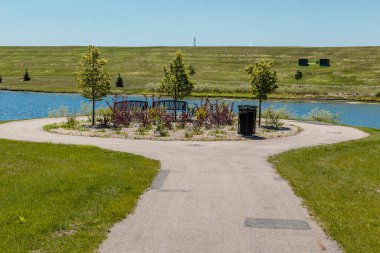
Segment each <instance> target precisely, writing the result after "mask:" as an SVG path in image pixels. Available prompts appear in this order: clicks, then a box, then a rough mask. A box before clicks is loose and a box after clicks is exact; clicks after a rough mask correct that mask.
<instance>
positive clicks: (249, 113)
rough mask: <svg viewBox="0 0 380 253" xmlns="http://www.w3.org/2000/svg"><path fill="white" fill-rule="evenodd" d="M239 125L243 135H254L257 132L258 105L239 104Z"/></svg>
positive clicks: (239, 130)
mask: <svg viewBox="0 0 380 253" xmlns="http://www.w3.org/2000/svg"><path fill="white" fill-rule="evenodd" d="M238 108H239V127H238V133H239V134H241V135H252V134H255V133H256V117H257V106H254V105H239V106H238Z"/></svg>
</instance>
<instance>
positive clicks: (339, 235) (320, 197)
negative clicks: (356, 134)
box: [270, 130, 380, 253]
mask: <svg viewBox="0 0 380 253" xmlns="http://www.w3.org/2000/svg"><path fill="white" fill-rule="evenodd" d="M367 131H368V132H369V133H370V134H371V136H370V137H368V138H365V139H361V140H356V141H350V142H345V143H340V144H334V145H328V146H320V147H314V148H305V149H300V150H295V151H289V152H286V153H283V154H280V155H277V156H274V157H272V158H271V159H270V161H271V162H272V163H273V164H274V165H275V167H276V169H277V171H278V172H279V173H280V175H281V176H282V177H284V178H285V179H287V180H288V181H289V183H290V185H291V186H292V188H293V189H294V191H295V193H296V194H297V195H299V196H300V197H301V198H302V199H303V200H304V204H305V205H306V206H307V207H308V209H309V210H310V211H311V213H312V215H313V216H314V217H316V219H317V220H318V221H319V222H320V224H321V225H322V227H323V228H324V229H325V230H326V231H327V232H328V234H330V235H331V236H332V237H333V238H334V239H335V240H337V241H338V242H339V243H340V245H341V246H342V247H343V248H344V249H345V250H346V251H347V252H352V253H354V252H355V253H356V252H361V253H363V252H368V253H374V252H380V160H379V159H380V130H367Z"/></svg>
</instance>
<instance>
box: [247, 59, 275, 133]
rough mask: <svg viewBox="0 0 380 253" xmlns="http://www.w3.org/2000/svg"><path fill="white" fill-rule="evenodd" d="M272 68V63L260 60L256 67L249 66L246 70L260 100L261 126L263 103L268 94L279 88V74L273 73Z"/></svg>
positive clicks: (254, 91) (253, 89) (254, 92)
mask: <svg viewBox="0 0 380 253" xmlns="http://www.w3.org/2000/svg"><path fill="white" fill-rule="evenodd" d="M272 67H273V62H272V61H265V60H260V61H258V62H256V64H255V65H249V66H248V67H247V68H245V71H246V72H247V73H248V74H249V82H250V84H251V86H252V91H253V94H254V95H255V96H256V98H257V99H258V100H259V126H261V103H262V101H263V100H266V99H267V98H268V94H270V93H272V92H273V91H275V90H276V89H277V88H278V86H277V73H276V72H275V71H271V69H272Z"/></svg>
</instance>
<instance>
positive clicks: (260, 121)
mask: <svg viewBox="0 0 380 253" xmlns="http://www.w3.org/2000/svg"><path fill="white" fill-rule="evenodd" d="M259 126H261V98H260V99H259Z"/></svg>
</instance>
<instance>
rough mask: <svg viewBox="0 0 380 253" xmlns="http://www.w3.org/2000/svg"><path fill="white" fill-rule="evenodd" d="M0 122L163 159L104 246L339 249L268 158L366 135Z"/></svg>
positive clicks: (4, 130) (4, 129) (28, 135)
mask: <svg viewBox="0 0 380 253" xmlns="http://www.w3.org/2000/svg"><path fill="white" fill-rule="evenodd" d="M57 121H60V120H59V119H37V120H28V121H19V122H11V123H7V124H3V125H0V138H6V139H13V140H23V141H35V142H52V143H67V144H87V145H94V146H98V147H101V148H105V149H111V150H117V151H124V152H130V153H135V154H140V155H144V156H146V157H150V158H154V159H158V160H160V161H161V165H162V168H161V173H160V175H159V176H158V177H157V179H156V181H155V182H154V184H153V187H152V189H151V190H149V191H148V192H146V193H145V194H144V195H143V197H142V199H141V200H140V202H139V204H138V206H137V208H136V211H135V213H134V214H133V215H130V216H128V217H127V218H126V219H124V220H123V221H121V222H120V223H118V224H116V225H115V226H114V227H113V228H112V230H111V232H110V234H109V236H108V239H107V240H106V241H104V243H103V244H102V245H101V247H100V251H101V252H112V253H116V252H266V253H267V252H292V253H294V252H302V253H303V252H340V250H339V248H338V246H337V245H336V243H335V242H334V241H332V240H330V239H329V238H327V237H326V235H325V233H324V232H323V231H322V229H321V228H320V227H319V225H317V224H316V222H314V221H313V220H312V219H311V218H310V216H309V215H308V213H307V210H306V209H305V208H303V207H302V205H301V200H300V199H299V198H298V197H296V196H295V195H294V193H293V192H292V190H291V188H290V187H289V186H288V184H287V182H286V181H284V180H283V179H282V178H281V177H279V176H278V174H277V173H276V172H275V171H274V170H273V168H272V166H271V165H270V164H269V163H268V162H267V158H268V156H270V155H273V154H277V153H280V152H283V151H286V150H289V149H294V148H301V147H307V146H314V145H319V144H329V143H336V142H341V141H347V140H352V139H357V138H362V137H365V136H366V134H365V133H363V132H361V131H359V130H357V129H354V128H350V127H344V126H330V125H323V124H313V123H306V122H293V124H296V125H298V126H300V127H302V128H303V129H304V131H303V132H302V133H300V134H299V135H296V136H292V137H287V138H278V139H270V140H254V141H243V142H198V143H196V142H155V141H138V140H123V139H104V138H91V137H79V136H63V135H55V134H51V133H47V132H44V131H43V130H42V126H43V125H46V124H49V123H53V122H57Z"/></svg>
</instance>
